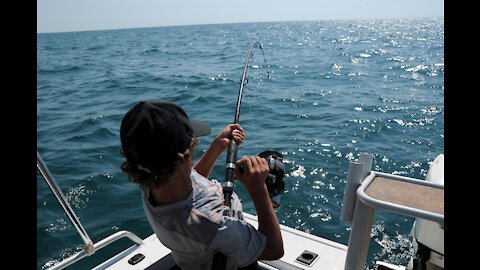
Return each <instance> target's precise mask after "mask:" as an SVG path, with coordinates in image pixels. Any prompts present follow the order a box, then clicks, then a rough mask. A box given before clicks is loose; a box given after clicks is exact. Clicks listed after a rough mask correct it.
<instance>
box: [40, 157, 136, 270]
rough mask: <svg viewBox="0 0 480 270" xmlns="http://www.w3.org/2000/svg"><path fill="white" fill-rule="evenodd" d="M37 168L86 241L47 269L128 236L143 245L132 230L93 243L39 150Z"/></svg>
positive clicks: (61, 266) (70, 262)
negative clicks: (74, 251)
mask: <svg viewBox="0 0 480 270" xmlns="http://www.w3.org/2000/svg"><path fill="white" fill-rule="evenodd" d="M37 170H38V171H39V172H40V174H41V175H42V177H43V179H44V180H45V182H47V185H48V186H49V187H50V189H51V190H52V192H53V194H54V195H55V197H56V198H57V200H58V202H59V203H60V205H61V206H62V208H63V210H64V212H65V214H66V215H67V216H68V218H69V219H70V221H71V222H72V224H73V225H74V227H75V229H76V230H77V231H78V233H79V234H80V237H81V238H82V240H83V243H84V249H83V250H82V251H80V252H77V253H76V254H73V255H72V256H70V257H68V258H66V259H64V260H62V261H61V262H59V263H57V264H55V265H53V266H51V267H50V268H48V269H47V270H57V269H64V268H65V267H67V266H69V265H71V264H73V263H75V262H76V261H79V260H81V259H83V258H85V257H88V256H90V255H92V254H94V253H95V251H97V250H99V249H101V248H103V247H105V246H107V245H109V244H111V243H113V242H115V241H117V240H119V239H121V238H123V237H127V238H128V239H130V240H132V241H133V242H134V243H135V244H137V245H142V244H143V240H142V239H141V238H140V237H138V236H137V235H135V234H134V233H132V232H129V231H119V232H116V233H114V234H112V235H110V236H107V237H105V238H104V239H102V240H100V241H98V242H97V243H93V242H92V240H91V239H90V237H89V236H88V234H87V232H86V231H85V229H84V228H83V226H82V224H81V222H80V220H79V219H78V217H77V215H75V212H74V211H73V209H72V208H71V207H70V204H69V203H68V201H67V200H66V199H65V196H64V195H63V193H62V191H61V190H60V188H59V187H58V185H57V183H56V182H55V180H54V178H53V176H52V174H51V173H50V171H49V170H48V168H47V166H46V165H45V163H44V162H43V160H42V157H41V156H40V154H39V153H38V151H37Z"/></svg>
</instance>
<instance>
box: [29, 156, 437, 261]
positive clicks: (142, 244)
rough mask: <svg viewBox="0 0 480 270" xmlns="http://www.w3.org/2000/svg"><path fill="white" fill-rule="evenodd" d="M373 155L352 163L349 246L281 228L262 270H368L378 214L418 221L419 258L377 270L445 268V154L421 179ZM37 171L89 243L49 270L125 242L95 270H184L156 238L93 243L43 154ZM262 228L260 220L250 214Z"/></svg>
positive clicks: (346, 208)
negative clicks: (279, 249)
mask: <svg viewBox="0 0 480 270" xmlns="http://www.w3.org/2000/svg"><path fill="white" fill-rule="evenodd" d="M372 163H373V155H372V154H369V153H360V155H359V157H358V159H356V160H351V161H350V163H349V168H348V174H347V179H346V185H345V191H344V198H343V206H342V213H341V217H340V218H341V219H342V220H344V221H347V222H351V224H352V226H351V231H350V238H349V241H348V245H344V244H341V243H338V242H335V241H332V240H330V239H326V238H322V237H319V236H316V235H313V234H309V233H306V232H303V231H300V230H297V229H294V228H291V227H288V226H285V225H280V228H281V232H282V237H283V241H284V251H285V254H284V256H283V257H282V258H280V259H279V260H275V261H259V262H258V265H259V268H260V269H282V270H283V269H286V270H290V269H318V270H363V269H365V267H366V265H365V262H366V257H367V254H368V247H369V242H370V237H371V230H372V226H373V221H374V217H375V211H376V209H383V210H386V211H391V212H394V213H397V214H401V215H406V216H410V217H415V218H416V220H415V223H414V225H413V226H412V236H413V238H414V243H413V245H414V251H415V256H413V257H412V258H411V259H410V261H409V263H408V265H405V266H402V265H394V264H391V263H388V262H382V261H377V262H376V263H375V266H374V268H373V269H375V270H439V269H444V227H443V226H444V155H443V154H440V155H438V156H437V157H436V158H435V160H434V161H433V162H432V163H431V165H430V168H429V170H428V173H427V176H426V179H415V178H409V177H405V176H399V175H393V174H388V173H384V172H379V171H374V170H372ZM37 169H38V171H39V172H40V174H41V175H42V177H43V178H44V180H45V181H46V182H47V184H48V185H49V187H50V189H51V190H52V192H53V193H54V195H55V196H56V198H57V199H58V201H59V203H60V204H61V206H62V207H63V209H64V211H65V213H66V214H67V216H68V217H69V219H70V220H71V222H72V223H73V225H74V227H75V228H76V229H77V231H78V232H79V234H80V236H81V237H82V239H83V241H84V248H83V250H82V251H80V252H78V253H76V254H73V255H72V256H70V257H68V258H66V259H64V260H62V261H60V262H57V263H56V264H54V265H53V266H51V267H49V268H48V270H56V269H65V268H66V267H68V266H70V265H72V264H74V263H76V262H78V261H80V260H81V259H83V258H85V257H88V256H94V254H95V252H96V251H98V250H99V249H101V248H103V247H105V246H107V245H109V244H111V243H113V242H115V241H117V240H119V239H122V238H125V237H126V238H128V239H130V240H131V241H132V242H133V244H132V245H131V246H129V247H127V248H125V249H124V250H123V251H121V252H119V253H118V254H116V255H114V256H113V257H111V258H109V259H107V260H105V261H104V262H102V263H100V264H99V265H97V266H96V267H94V268H92V269H94V270H117V269H118V270H120V269H122V270H128V269H142V270H152V269H179V268H178V266H176V264H175V261H174V260H173V257H172V255H171V253H170V250H169V249H168V248H167V247H165V246H164V245H162V244H161V243H160V241H159V240H158V238H157V237H156V235H155V233H153V234H151V235H150V236H148V237H146V238H145V239H141V238H139V237H138V236H136V235H135V233H134V232H130V231H119V232H116V233H114V234H112V235H110V236H108V237H106V238H104V239H102V240H100V241H99V242H97V243H93V242H92V240H91V239H90V237H89V236H88V233H87V232H86V231H85V229H84V228H83V226H82V224H81V222H80V221H79V219H78V217H77V216H76V214H75V213H74V212H73V210H72V208H71V207H70V205H69V204H68V202H67V200H66V199H65V197H64V195H63V194H62V192H61V190H60V188H59V187H58V185H57V184H56V182H55V180H54V178H53V175H52V174H51V173H50V171H49V170H48V168H47V166H46V164H45V163H44V162H43V160H42V158H41V156H40V154H39V153H38V152H37ZM244 218H245V220H246V221H247V222H249V223H250V224H252V225H253V226H255V227H257V226H258V222H257V218H256V216H255V215H252V214H248V213H245V215H244Z"/></svg>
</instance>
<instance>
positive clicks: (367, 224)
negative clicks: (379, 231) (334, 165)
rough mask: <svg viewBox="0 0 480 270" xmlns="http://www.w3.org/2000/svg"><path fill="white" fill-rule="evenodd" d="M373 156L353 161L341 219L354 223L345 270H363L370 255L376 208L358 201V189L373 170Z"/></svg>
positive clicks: (367, 155) (365, 155)
mask: <svg viewBox="0 0 480 270" xmlns="http://www.w3.org/2000/svg"><path fill="white" fill-rule="evenodd" d="M372 162H373V156H372V155H371V154H368V153H361V154H360V157H359V159H358V161H351V162H350V166H349V168H348V175H347V184H346V186H345V195H344V198H343V203H344V204H343V207H342V215H341V219H342V220H344V221H348V222H351V223H352V228H351V231H350V238H349V239H348V250H347V256H346V259H345V268H344V269H345V270H363V269H364V268H365V261H366V258H367V254H368V246H369V243H370V233H371V231H372V226H373V222H374V218H375V208H373V207H370V206H368V205H366V204H364V203H363V202H361V201H360V200H358V199H357V189H358V187H359V186H360V185H361V183H362V181H363V180H364V179H365V177H367V175H368V174H369V173H370V171H371V170H372Z"/></svg>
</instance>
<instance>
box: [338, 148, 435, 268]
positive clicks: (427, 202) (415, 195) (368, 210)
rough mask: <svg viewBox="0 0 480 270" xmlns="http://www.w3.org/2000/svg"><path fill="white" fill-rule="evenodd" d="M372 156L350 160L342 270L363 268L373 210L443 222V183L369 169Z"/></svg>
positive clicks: (366, 155) (362, 156)
mask: <svg viewBox="0 0 480 270" xmlns="http://www.w3.org/2000/svg"><path fill="white" fill-rule="evenodd" d="M372 161H373V156H372V155H371V154H368V153H361V154H360V157H359V158H358V160H355V161H350V164H349V168H348V174H347V183H346V186H345V194H344V198H343V206H342V213H341V219H342V220H343V221H347V222H350V223H351V224H352V227H351V232H350V238H349V240H348V250H347V256H346V259H345V268H344V269H345V270H363V269H365V262H366V258H367V254H368V246H369V243H370V235H371V230H372V227H373V223H374V219H375V211H376V209H383V210H387V211H390V212H395V213H398V214H403V215H407V216H411V217H415V218H422V219H426V220H431V221H434V222H437V223H439V224H440V225H441V226H443V225H444V186H443V185H440V184H437V183H433V182H429V181H425V180H419V179H415V178H409V177H403V176H398V175H392V174H387V173H382V172H377V171H372V170H371V167H372Z"/></svg>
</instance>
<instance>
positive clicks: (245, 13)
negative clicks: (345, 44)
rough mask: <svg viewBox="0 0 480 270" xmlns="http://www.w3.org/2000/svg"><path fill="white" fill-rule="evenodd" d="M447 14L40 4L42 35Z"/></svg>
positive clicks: (393, 8) (332, 7)
mask: <svg viewBox="0 0 480 270" xmlns="http://www.w3.org/2000/svg"><path fill="white" fill-rule="evenodd" d="M442 16H444V2H443V0H328V1H325V0H289V1H287V0H241V1H233V0H169V1H167V0H37V33H48V32H73V31H89V30H106V29H123V28H144V27H158V26H172V25H193V24H217V23H238V22H266V21H305V20H341V19H388V18H422V17H442Z"/></svg>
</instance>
